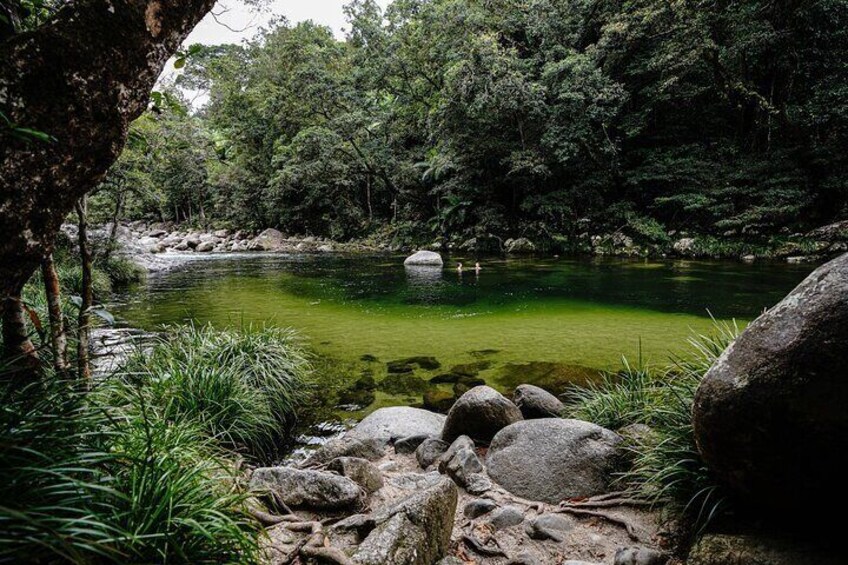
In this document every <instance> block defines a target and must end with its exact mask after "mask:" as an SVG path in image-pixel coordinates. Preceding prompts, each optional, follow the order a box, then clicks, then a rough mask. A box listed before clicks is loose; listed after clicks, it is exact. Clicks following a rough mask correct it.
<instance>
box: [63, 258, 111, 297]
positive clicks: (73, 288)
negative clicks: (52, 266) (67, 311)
mask: <svg viewBox="0 0 848 565" xmlns="http://www.w3.org/2000/svg"><path fill="white" fill-rule="evenodd" d="M56 272H57V273H58V275H59V281H60V282H61V283H62V290H63V291H64V292H65V294H69V295H76V296H79V295H81V294H82V267H81V266H80V265H75V264H71V265H68V264H60V265H58V266H57V267H56ZM91 288H92V291H93V292H94V299H95V300H102V299H104V298H106V297H108V296H109V294H111V292H112V281H111V280H109V275H107V274H106V273H105V272H103V271H101V270H99V269H92V271H91Z"/></svg>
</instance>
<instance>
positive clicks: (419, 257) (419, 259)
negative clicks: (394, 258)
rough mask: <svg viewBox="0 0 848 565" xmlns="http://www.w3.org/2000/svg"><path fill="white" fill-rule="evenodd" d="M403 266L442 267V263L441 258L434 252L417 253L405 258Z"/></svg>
mask: <svg viewBox="0 0 848 565" xmlns="http://www.w3.org/2000/svg"><path fill="white" fill-rule="evenodd" d="M403 264H404V265H407V266H418V267H420V266H425V267H441V266H442V265H444V261H442V256H441V255H439V254H438V253H436V252H435V251H419V252H418V253H413V254H412V255H410V256H409V257H407V258H406V260H405V261H404V262H403Z"/></svg>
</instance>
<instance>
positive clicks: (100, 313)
mask: <svg viewBox="0 0 848 565" xmlns="http://www.w3.org/2000/svg"><path fill="white" fill-rule="evenodd" d="M91 313H92V314H94V315H95V316H97V317H98V318H100V319H101V320H103V321H104V322H106V323H107V324H109V325H110V326H114V325H115V316H113V315H112V314H111V312H109V311H108V310H106V309H105V308H93V309H92V310H91Z"/></svg>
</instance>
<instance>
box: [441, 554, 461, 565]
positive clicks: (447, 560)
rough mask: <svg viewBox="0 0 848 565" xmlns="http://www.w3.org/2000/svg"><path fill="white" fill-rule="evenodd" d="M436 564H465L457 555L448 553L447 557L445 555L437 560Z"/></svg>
mask: <svg viewBox="0 0 848 565" xmlns="http://www.w3.org/2000/svg"><path fill="white" fill-rule="evenodd" d="M436 565H465V561H463V560H462V559H460V558H459V557H454V556H453V555H449V556H448V557H445V558H444V559H442V560H441V561H439V562H437V563H436Z"/></svg>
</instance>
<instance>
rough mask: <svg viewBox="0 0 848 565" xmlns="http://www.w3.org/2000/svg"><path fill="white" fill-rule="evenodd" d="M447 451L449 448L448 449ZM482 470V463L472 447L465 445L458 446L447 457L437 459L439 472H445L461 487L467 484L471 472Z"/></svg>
mask: <svg viewBox="0 0 848 565" xmlns="http://www.w3.org/2000/svg"><path fill="white" fill-rule="evenodd" d="M448 451H451V450H450V449H448ZM446 455H447V454H446ZM482 470H483V464H482V463H481V462H480V459H479V458H478V457H477V454H476V453H475V452H474V449H473V448H469V447H468V446H467V445H463V446H460V447H459V448H458V449H456V450H453V453H452V455H451V456H450V457H449V458H448V457H442V459H441V460H440V461H439V472H440V473H445V474H447V475H448V476H449V477H450V478H451V479H453V481H454V482H455V483H456V484H458V485H459V486H461V487H465V486H467V485H468V484H469V482H470V477H471V475H472V474H476V473H480V472H481V471H482Z"/></svg>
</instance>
